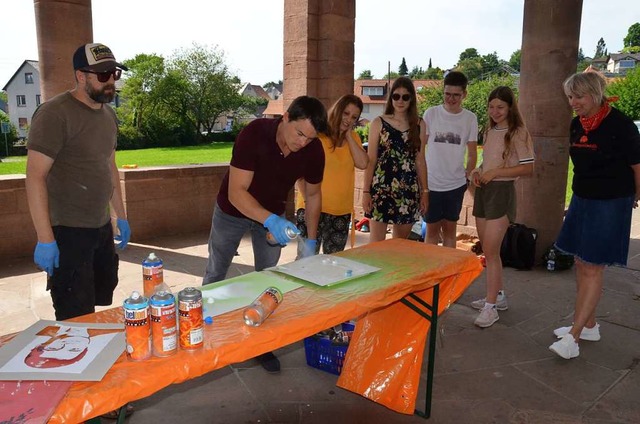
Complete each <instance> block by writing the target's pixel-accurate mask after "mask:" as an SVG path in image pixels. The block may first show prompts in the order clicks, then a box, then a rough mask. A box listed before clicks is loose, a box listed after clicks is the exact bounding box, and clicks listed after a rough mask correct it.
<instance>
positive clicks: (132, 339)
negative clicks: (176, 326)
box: [122, 291, 151, 361]
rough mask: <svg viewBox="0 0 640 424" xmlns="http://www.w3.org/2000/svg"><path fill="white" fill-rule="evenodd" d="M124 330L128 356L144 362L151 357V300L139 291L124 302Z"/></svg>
mask: <svg viewBox="0 0 640 424" xmlns="http://www.w3.org/2000/svg"><path fill="white" fill-rule="evenodd" d="M122 307H123V309H124V329H125V337H126V340H127V356H129V359H131V360H133V361H142V360H144V359H147V358H149V357H150V356H151V326H150V322H149V300H148V299H147V298H146V297H144V296H142V295H140V293H138V292H137V291H134V292H133V293H131V296H130V297H128V298H127V299H125V300H124V304H123V305H122Z"/></svg>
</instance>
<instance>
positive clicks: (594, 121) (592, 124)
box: [580, 102, 611, 143]
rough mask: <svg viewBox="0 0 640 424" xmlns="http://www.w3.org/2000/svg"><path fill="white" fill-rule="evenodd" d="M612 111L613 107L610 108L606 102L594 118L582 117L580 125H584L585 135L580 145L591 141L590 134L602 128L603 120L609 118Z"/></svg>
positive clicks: (581, 138)
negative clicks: (608, 115)
mask: <svg viewBox="0 0 640 424" xmlns="http://www.w3.org/2000/svg"><path fill="white" fill-rule="evenodd" d="M610 110H611V106H609V102H605V104H604V105H602V107H601V108H600V110H598V111H597V112H596V113H595V114H594V115H593V116H590V117H582V116H581V117H580V124H581V125H582V129H583V130H584V135H583V136H582V137H580V143H586V142H587V141H588V140H589V137H588V136H589V132H591V131H593V130H595V129H596V128H598V127H599V126H600V124H601V123H602V120H603V119H604V118H605V117H606V116H607V114H608V113H609V111H610Z"/></svg>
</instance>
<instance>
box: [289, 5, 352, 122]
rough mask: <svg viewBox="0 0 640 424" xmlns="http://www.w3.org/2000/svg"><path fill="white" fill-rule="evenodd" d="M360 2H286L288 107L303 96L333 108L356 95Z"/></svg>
mask: <svg viewBox="0 0 640 424" xmlns="http://www.w3.org/2000/svg"><path fill="white" fill-rule="evenodd" d="M355 3H356V2H355V0H331V1H327V0H285V2H284V93H283V98H284V110H286V109H287V107H289V104H291V101H292V100H293V99H295V98H296V97H298V96H301V95H309V96H314V97H317V98H319V99H320V100H321V101H322V102H323V103H324V104H325V106H327V107H329V106H330V105H331V104H332V103H333V102H335V101H336V100H337V99H338V98H339V97H340V96H342V95H344V94H348V93H353V72H354V70H353V58H354V42H355V16H356V4H355Z"/></svg>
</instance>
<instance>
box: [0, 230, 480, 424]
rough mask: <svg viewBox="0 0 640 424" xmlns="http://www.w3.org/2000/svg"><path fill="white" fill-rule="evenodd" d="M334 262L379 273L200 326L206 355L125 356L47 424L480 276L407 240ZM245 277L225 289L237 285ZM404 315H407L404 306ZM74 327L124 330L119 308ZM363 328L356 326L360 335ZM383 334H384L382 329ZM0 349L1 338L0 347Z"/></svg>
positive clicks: (471, 259) (455, 257)
mask: <svg viewBox="0 0 640 424" xmlns="http://www.w3.org/2000/svg"><path fill="white" fill-rule="evenodd" d="M339 255H340V256H344V257H346V258H349V259H353V260H356V261H360V262H362V263H366V264H369V265H372V266H376V267H379V268H381V270H380V271H378V272H376V273H373V274H370V275H368V276H365V277H361V278H358V279H355V280H352V281H349V282H346V283H342V284H339V285H336V286H334V287H319V286H315V285H313V284H305V285H304V286H303V287H301V288H299V289H296V290H294V291H291V292H288V293H286V295H285V298H284V301H283V303H282V305H281V306H280V307H279V308H278V310H277V313H276V314H274V315H272V316H271V317H269V319H268V320H267V321H265V323H264V324H263V325H262V326H260V327H248V326H246V325H244V323H243V319H242V311H240V310H236V311H232V312H228V313H226V314H224V315H220V316H218V317H216V320H215V322H214V324H213V325H209V326H205V333H204V339H205V341H204V347H203V348H202V349H199V350H197V351H183V350H180V351H178V353H177V354H176V355H173V356H171V357H168V358H155V357H154V358H151V359H149V360H146V361H143V362H131V361H128V360H127V358H126V356H125V355H124V354H123V355H122V356H121V357H120V358H119V359H118V360H117V361H116V363H115V364H114V365H113V367H112V368H111V369H110V370H109V371H108V372H107V374H106V375H105V376H104V378H103V379H102V380H101V381H97V382H76V383H74V384H73V386H72V387H71V389H70V390H69V392H68V393H67V395H66V397H65V398H64V399H63V400H62V402H61V403H60V404H59V405H58V408H57V409H56V411H55V412H54V414H53V416H52V417H51V419H50V421H49V423H51V424H55V423H65V424H68V423H77V422H82V421H84V420H86V419H89V418H91V417H95V416H98V415H100V414H103V413H106V412H108V411H111V410H113V409H115V408H117V407H119V406H121V405H124V404H125V403H127V402H131V401H135V400H136V399H141V398H144V397H147V396H149V395H151V394H153V393H155V392H157V391H159V390H161V389H162V388H164V387H167V386H169V385H170V384H174V383H180V382H183V381H186V380H189V379H191V378H195V377H198V376H201V375H203V374H205V373H208V372H210V371H213V370H216V369H219V368H222V367H224V366H226V365H229V364H233V363H237V362H242V361H246V360H247V359H250V358H253V357H255V356H257V355H259V354H261V353H264V352H269V351H273V350H276V349H278V348H280V347H283V346H286V345H288V344H291V343H293V342H296V341H298V340H301V339H303V338H304V337H308V336H310V335H312V334H315V333H317V332H319V331H321V330H324V329H326V328H328V327H331V326H333V325H336V324H338V323H341V322H343V321H346V320H349V319H352V318H355V317H359V316H362V315H363V314H366V313H367V312H371V311H382V314H384V311H385V309H386V307H387V306H389V305H392V307H394V306H393V305H394V304H397V301H398V300H400V299H402V298H403V297H405V296H406V295H407V294H410V293H420V292H424V291H425V290H428V289H430V288H432V287H433V286H434V285H436V284H438V283H440V282H442V281H445V280H447V281H449V282H451V281H455V284H454V286H455V290H454V291H455V292H456V293H462V292H463V291H464V289H465V288H466V287H467V286H468V285H469V284H470V283H471V281H473V280H474V279H475V278H476V277H477V276H478V275H479V274H480V272H481V271H482V266H481V265H480V262H479V261H478V259H477V258H476V256H475V255H473V254H472V253H468V252H463V251H459V250H455V249H448V248H442V247H436V246H431V245H427V244H424V243H417V242H415V241H409V240H398V239H392V240H386V241H382V242H378V243H372V244H368V245H366V246H362V247H359V248H355V249H350V250H347V251H345V252H341V253H340V254H339ZM243 277H244V276H240V277H236V278H234V279H231V280H230V281H233V280H237V281H242V279H243ZM252 278H255V275H253V276H252ZM278 278H287V277H278ZM445 291H446V290H445ZM458 296H459V294H458ZM440 298H441V299H442V302H441V303H442V304H443V307H446V306H447V303H448V302H452V301H454V300H455V298H457V296H455V297H454V294H451V295H450V296H449V299H447V295H445V296H442V295H441V296H440ZM395 307H397V306H395ZM403 307H404V308H405V309H407V310H408V308H406V306H403ZM372 316H374V317H375V316H380V315H377V314H370V315H369V317H364V318H363V321H362V322H363V325H362V326H363V327H364V326H365V325H364V324H366V326H371V325H373V326H374V328H370V330H369V331H370V332H369V333H368V334H369V335H375V334H377V333H378V332H377V331H376V329H375V326H376V325H379V323H376V322H375V320H373V321H372V320H371V318H370V317H372ZM74 321H79V322H111V323H114V322H123V314H122V308H120V307H118V308H113V309H109V310H106V311H102V312H98V313H95V314H90V315H85V316H83V317H78V318H75V319H74ZM423 321H424V319H423ZM360 326H361V325H360V323H359V324H358V326H357V327H360ZM426 328H428V326H427V327H426ZM358 331H359V330H358ZM381 331H384V332H386V331H387V329H386V328H383V329H382V330H381ZM420 331H423V332H424V335H422V336H421V337H418V338H419V339H421V340H419V344H421V347H420V349H417V350H420V354H419V355H420V358H421V357H422V353H421V352H422V349H423V347H424V337H426V330H425V329H424V326H423V327H422V329H421V330H420ZM391 333H395V331H392V332H391ZM381 337H384V335H381ZM5 339H6V337H5ZM401 339H402V337H399V335H397V334H396V335H394V338H393V340H396V341H398V343H404V344H406V342H403V341H402V340H401ZM2 341H3V340H2V338H0V343H2ZM5 341H6V340H5ZM356 346H357V345H356ZM356 346H354V347H356ZM358 351H359V349H358V348H353V349H352V347H350V348H349V355H350V356H354V355H355V354H356V353H357V352H358ZM416 360H417V359H416ZM414 362H415V360H414ZM345 368H346V372H347V373H350V372H351V371H350V370H349V369H348V364H345ZM345 368H343V373H344V372H345ZM413 372H414V374H417V376H413V377H412V378H413V379H415V378H419V373H420V369H419V366H418V367H417V369H414V371H413ZM402 378H405V377H402ZM391 380H393V378H391ZM350 390H351V389H350ZM414 397H415V396H414Z"/></svg>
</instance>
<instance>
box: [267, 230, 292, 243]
mask: <svg viewBox="0 0 640 424" xmlns="http://www.w3.org/2000/svg"><path fill="white" fill-rule="evenodd" d="M284 233H285V234H286V235H287V237H289V238H290V239H291V240H295V238H296V237H298V233H296V232H295V231H294V230H293V228H288V227H287V228H285V230H284ZM267 243H269V244H270V245H272V246H277V245H278V244H279V243H278V240H276V238H275V237H274V236H273V234H271V231H267Z"/></svg>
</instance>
